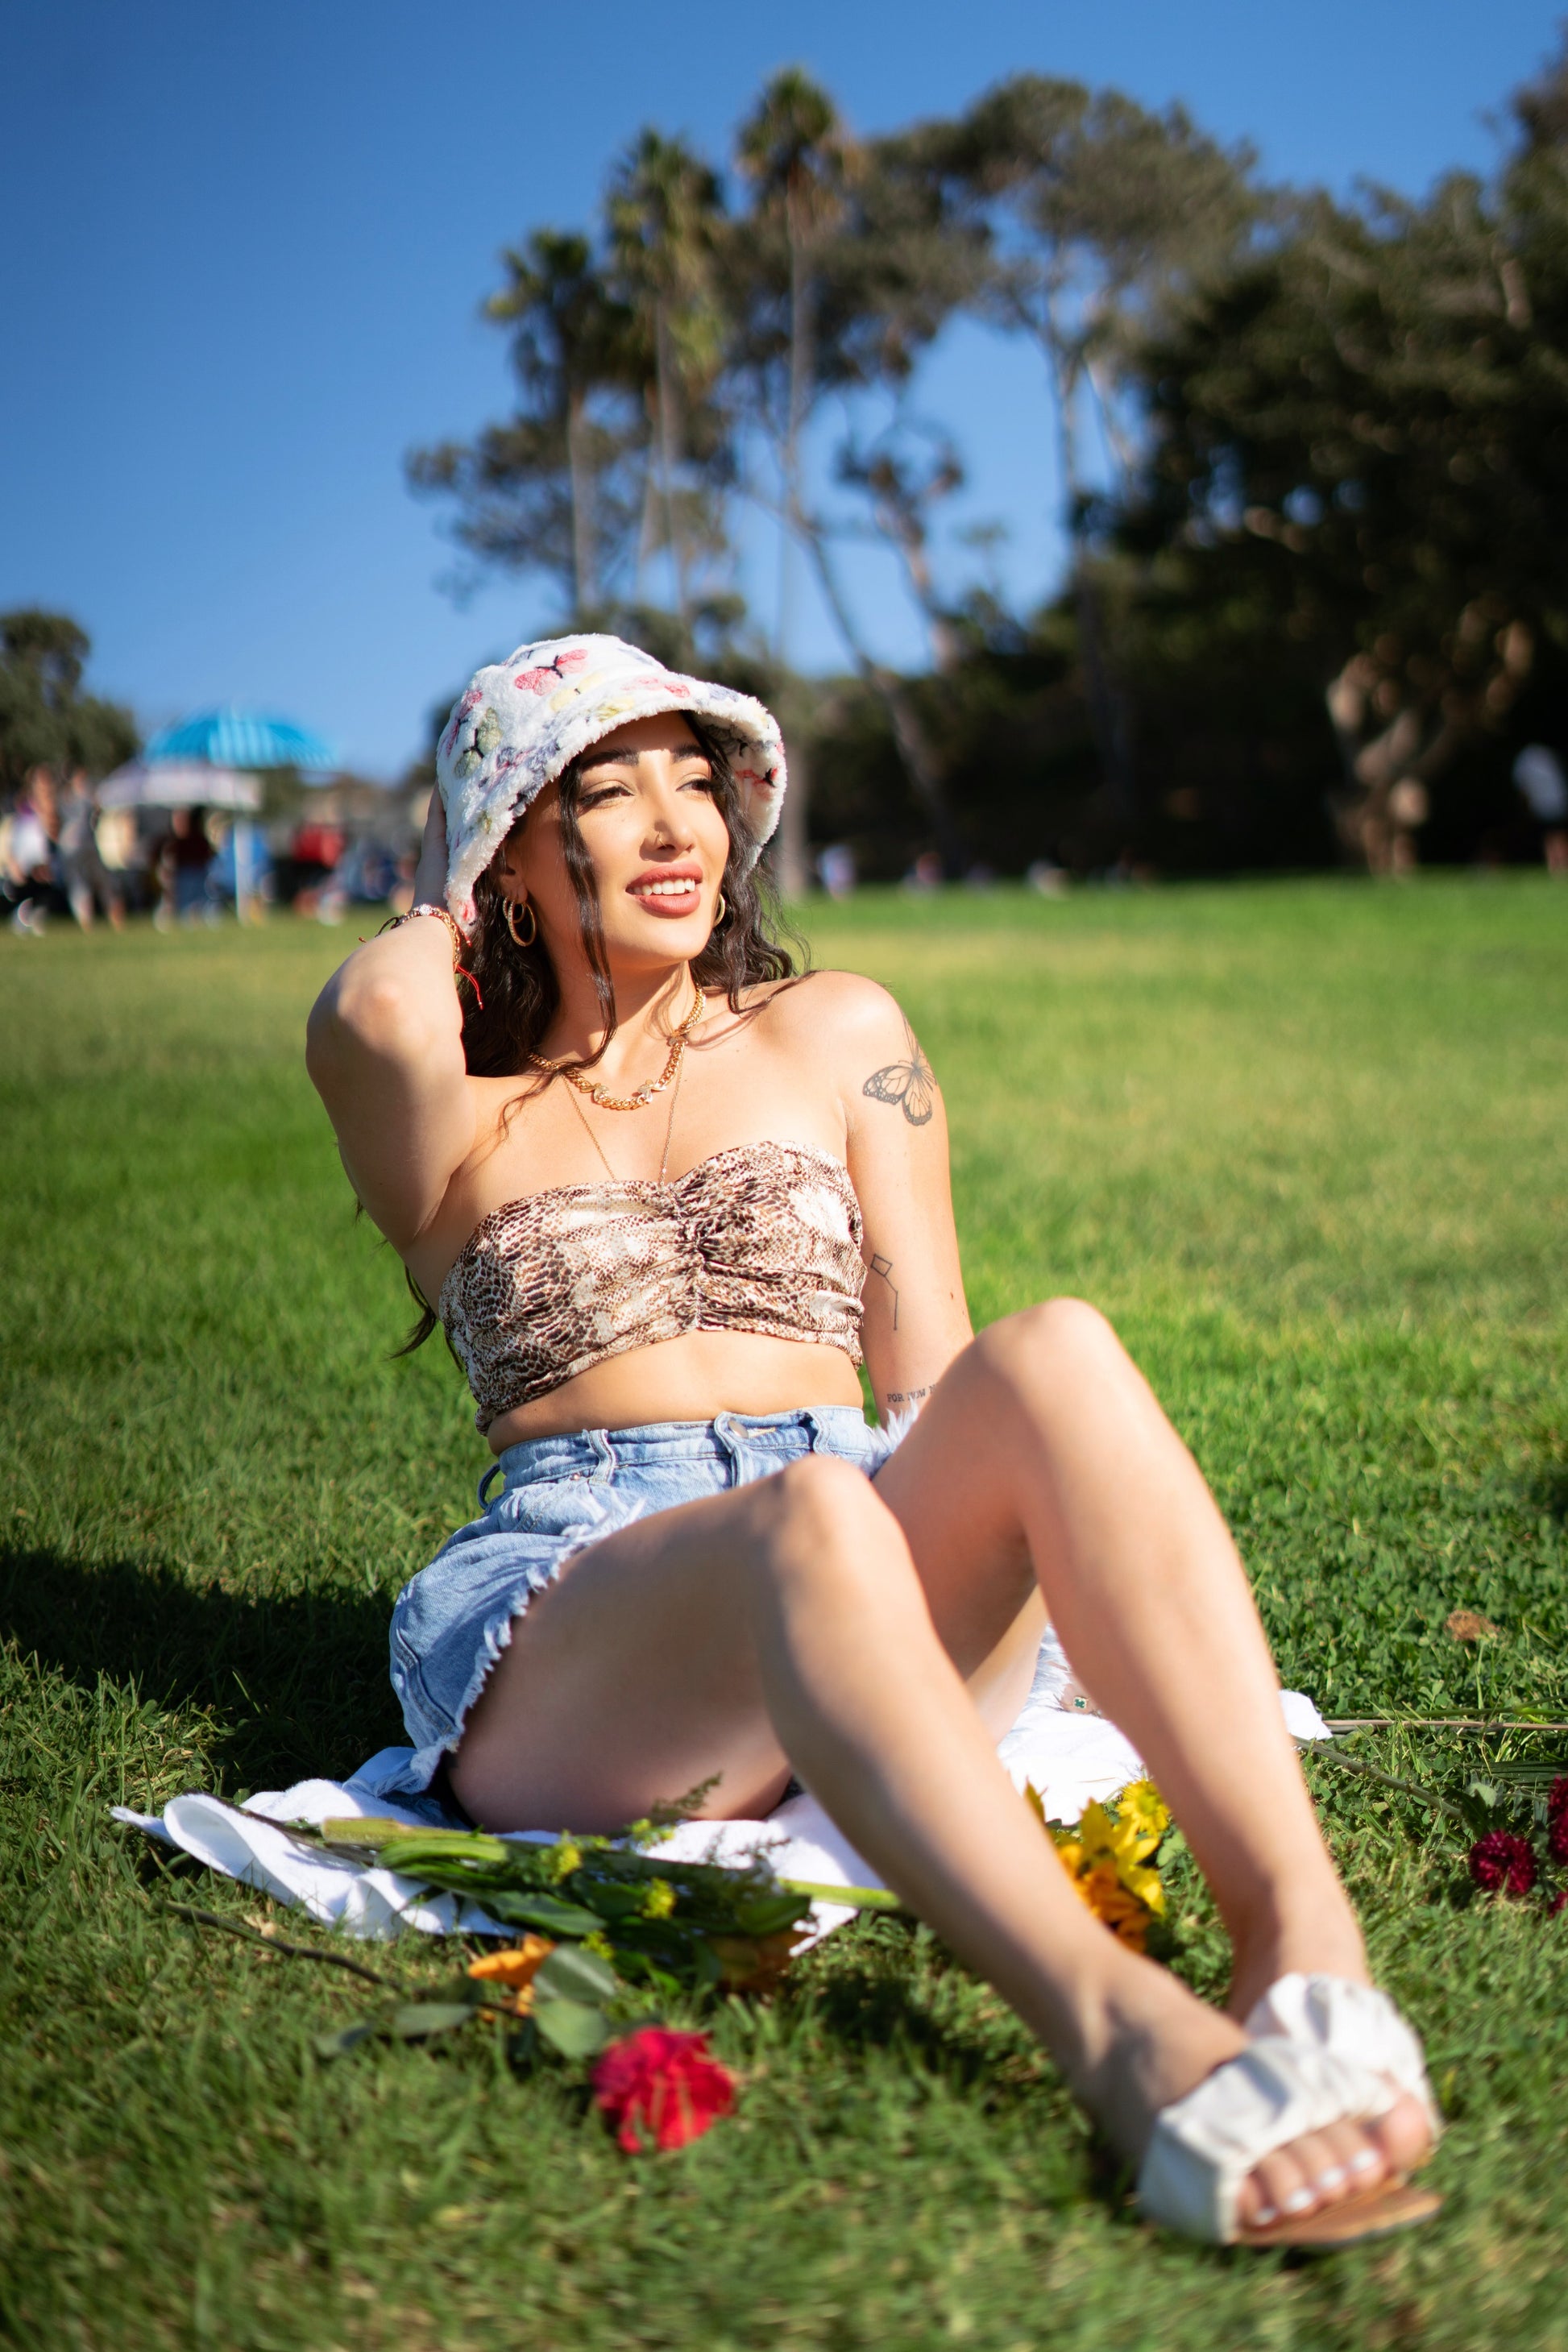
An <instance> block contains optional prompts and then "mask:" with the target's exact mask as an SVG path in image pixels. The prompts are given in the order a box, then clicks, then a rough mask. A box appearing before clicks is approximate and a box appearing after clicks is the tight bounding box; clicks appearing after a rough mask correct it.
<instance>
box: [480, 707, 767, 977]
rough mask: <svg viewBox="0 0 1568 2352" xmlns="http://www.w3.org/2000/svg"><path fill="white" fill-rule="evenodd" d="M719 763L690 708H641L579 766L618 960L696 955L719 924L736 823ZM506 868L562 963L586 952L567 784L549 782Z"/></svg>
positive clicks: (603, 915)
mask: <svg viewBox="0 0 1568 2352" xmlns="http://www.w3.org/2000/svg"><path fill="white" fill-rule="evenodd" d="M579 774H580V779H581V781H580V783H579V788H578V795H577V829H578V832H579V833H580V834H581V835H582V838H583V845H584V848H585V850H586V851H587V854H588V858H589V862H590V864H591V865H592V866H593V869H594V879H595V885H596V886H597V889H598V895H599V920H600V924H601V926H602V928H603V930H604V936H605V954H606V956H607V958H608V961H609V965H610V969H611V971H612V972H614V971H615V970H616V967H617V966H619V967H620V968H621V969H622V970H626V971H630V970H632V969H634V968H638V967H647V966H650V965H652V966H658V965H665V966H668V965H669V964H671V963H676V962H680V963H689V962H690V961H692V960H693V959H694V958H695V957H697V956H699V955H700V954H701V952H702V950H703V949H704V948H705V947H706V946H707V944H708V935H709V933H710V931H711V930H712V929H713V919H714V913H715V909H716V908H717V906H718V900H719V891H720V886H721V882H722V880H723V876H724V865H725V860H726V859H727V858H728V856H729V855H730V831H729V827H728V826H727V825H726V824H725V822H724V819H723V816H722V814H721V812H720V810H719V807H718V805H717V803H715V801H714V799H713V797H712V793H711V792H710V780H711V777H712V766H711V763H710V761H709V759H708V756H707V753H706V752H704V751H701V750H700V748H699V746H698V743H697V739H696V737H695V736H694V735H693V734H692V732H691V730H690V728H689V726H688V724H687V722H686V720H685V719H683V718H682V717H681V715H680V714H679V711H671V712H669V713H668V714H661V715H659V716H658V717H657V718H653V719H633V720H631V721H630V722H629V723H628V724H627V725H626V726H625V727H617V728H616V730H614V732H613V733H611V734H608V735H606V736H605V738H604V740H603V741H602V742H599V743H595V746H594V748H593V750H592V751H591V752H589V754H588V755H587V757H586V758H585V759H584V761H583V762H582V765H581V768H580V770H579ZM496 878H497V880H498V881H499V882H500V887H501V889H502V890H503V891H504V892H505V894H506V896H507V897H508V898H511V899H517V900H521V899H522V898H526V899H527V901H528V903H529V905H530V906H531V908H533V912H534V917H535V919H536V920H537V922H538V924H539V929H540V931H541V933H542V937H543V940H544V944H545V946H546V948H547V949H548V950H549V951H550V953H551V956H552V960H553V961H554V963H555V967H556V970H557V971H563V963H564V962H567V961H570V959H571V957H572V955H573V953H574V950H575V952H577V953H578V954H581V952H582V947H581V942H582V919H581V917H580V915H579V913H578V908H577V894H576V892H575V890H574V887H573V885H572V877H571V876H570V874H569V873H568V872H567V870H566V856H565V849H564V845H563V841H562V837H561V794H560V789H559V787H558V786H557V785H555V784H551V785H549V786H548V787H547V788H546V789H545V791H543V792H542V793H541V794H540V796H539V798H538V800H537V801H536V802H535V803H534V804H533V806H532V808H531V810H530V811H529V813H528V817H527V820H526V822H525V823H524V824H523V825H522V827H521V830H520V831H519V832H518V833H517V834H515V835H513V837H512V839H511V840H510V841H509V842H508V843H507V844H506V845H505V847H504V848H503V849H502V850H501V852H500V856H499V857H498V859H497V864H496Z"/></svg>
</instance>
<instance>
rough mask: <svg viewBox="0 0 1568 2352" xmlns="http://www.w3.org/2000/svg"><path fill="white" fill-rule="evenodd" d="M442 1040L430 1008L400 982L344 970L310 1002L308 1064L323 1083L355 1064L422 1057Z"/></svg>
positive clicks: (409, 1061) (408, 1061)
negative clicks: (414, 997) (438, 1035)
mask: <svg viewBox="0 0 1568 2352" xmlns="http://www.w3.org/2000/svg"><path fill="white" fill-rule="evenodd" d="M440 1042H441V1041H440V1040H439V1038H438V1037H437V1034H436V1031H435V1029H434V1027H433V1025H432V1024H431V1021H430V1019H429V1015H428V1013H427V1011H426V1008H425V1007H424V1006H422V1005H420V1004H418V1003H416V1002H415V1001H414V1000H413V999H412V998H411V996H410V994H409V992H408V991H407V990H406V989H405V987H404V986H403V985H402V983H401V982H399V981H396V980H392V979H389V978H387V977H386V976H385V975H379V976H377V977H374V978H370V977H367V978H364V979H356V978H354V977H353V976H352V975H347V976H345V975H344V974H343V973H342V972H339V973H337V974H336V975H335V976H334V977H333V978H332V979H331V981H329V982H328V983H327V985H326V987H325V988H324V989H323V990H322V991H321V994H320V996H319V997H318V998H317V999H316V1002H315V1003H314V1004H313V1005H312V1006H311V1008H310V1019H309V1020H308V1021H307V1023H306V1024H305V1067H306V1069H307V1070H308V1071H309V1072H310V1077H311V1080H312V1082H313V1083H314V1085H315V1086H316V1087H318V1088H320V1087H321V1085H322V1083H323V1081H325V1082H327V1083H329V1084H330V1083H331V1080H332V1079H333V1078H334V1077H337V1076H340V1075H341V1074H342V1073H343V1072H344V1071H345V1070H347V1069H350V1068H352V1067H353V1066H355V1065H356V1064H358V1065H363V1063H365V1062H367V1061H370V1062H377V1063H380V1064H382V1065H383V1066H384V1065H386V1064H387V1063H394V1064H397V1063H401V1064H403V1065H405V1066H408V1065H411V1064H417V1063H420V1062H423V1061H425V1060H426V1059H427V1057H428V1056H429V1055H431V1054H432V1053H434V1052H437V1051H438V1050H439V1045H440Z"/></svg>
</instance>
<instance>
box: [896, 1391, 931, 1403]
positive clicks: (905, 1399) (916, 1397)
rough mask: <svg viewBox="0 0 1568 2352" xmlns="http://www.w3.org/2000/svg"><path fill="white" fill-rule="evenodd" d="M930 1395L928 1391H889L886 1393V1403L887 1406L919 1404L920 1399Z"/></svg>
mask: <svg viewBox="0 0 1568 2352" xmlns="http://www.w3.org/2000/svg"><path fill="white" fill-rule="evenodd" d="M930 1394H931V1391H930V1389H889V1391H888V1402H889V1404H919V1402H920V1401H921V1398H922V1397H928V1396H930Z"/></svg>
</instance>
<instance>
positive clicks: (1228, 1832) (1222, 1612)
mask: <svg viewBox="0 0 1568 2352" xmlns="http://www.w3.org/2000/svg"><path fill="white" fill-rule="evenodd" d="M955 1465H963V1472H962V1475H955ZM877 1491H878V1493H879V1496H881V1498H882V1500H883V1501H884V1502H886V1503H887V1505H888V1507H889V1509H890V1510H892V1512H893V1513H894V1515H895V1517H897V1518H898V1519H899V1521H900V1525H901V1526H902V1527H903V1528H904V1530H905V1533H906V1535H907V1536H908V1538H909V1540H910V1548H911V1550H912V1552H913V1555H914V1559H915V1565H916V1568H917V1569H918V1570H919V1572H920V1576H921V1582H922V1584H923V1586H924V1588H925V1591H926V1596H927V1599H928V1601H929V1602H930V1604H931V1613H932V1616H933V1619H934V1621H935V1623H936V1627H937V1631H938V1633H939V1634H940V1636H941V1638H942V1642H943V1643H944V1645H945V1647H946V1648H947V1650H948V1651H949V1653H950V1654H951V1655H952V1657H953V1659H954V1661H955V1663H956V1664H958V1666H959V1668H960V1671H961V1672H963V1671H967V1670H969V1668H970V1666H971V1664H972V1662H973V1660H974V1659H975V1658H977V1657H978V1656H980V1655H982V1654H984V1652H985V1650H986V1649H987V1648H988V1647H989V1646H990V1644H991V1643H992V1642H993V1641H994V1639H995V1637H996V1628H997V1626H998V1623H999V1622H1001V1621H1002V1620H1003V1618H1004V1617H1005V1612H1007V1611H1008V1610H1009V1609H1010V1608H1011V1607H1012V1606H1013V1605H1014V1595H1015V1591H1016V1583H1015V1581H1014V1579H1015V1578H1016V1565H1017V1563H1019V1562H1020V1561H1022V1562H1024V1563H1032V1571H1033V1574H1034V1575H1035V1576H1037V1578H1038V1580H1039V1584H1040V1589H1041V1591H1042V1592H1043V1593H1044V1595H1045V1599H1046V1603H1047V1608H1048V1610H1049V1612H1050V1616H1051V1619H1052V1621H1053V1622H1054V1624H1055V1626H1056V1628H1057V1631H1058V1633H1059V1634H1060V1636H1061V1640H1062V1643H1063V1646H1064V1647H1065V1649H1066V1651H1067V1653H1068V1658H1069V1659H1070V1661H1071V1663H1072V1666H1073V1670H1074V1672H1075V1674H1076V1675H1078V1677H1079V1681H1080V1682H1081V1683H1082V1685H1084V1687H1085V1688H1086V1689H1087V1690H1088V1691H1089V1693H1090V1694H1091V1695H1092V1696H1093V1697H1094V1699H1095V1701H1096V1702H1097V1704H1098V1705H1099V1706H1101V1707H1102V1708H1103V1709H1104V1711H1105V1713H1106V1714H1107V1715H1108V1716H1110V1718H1111V1719H1112V1720H1113V1721H1114V1722H1115V1723H1116V1724H1118V1725H1119V1726H1120V1727H1121V1729H1122V1730H1123V1731H1125V1732H1126V1733H1127V1735H1128V1737H1129V1738H1131V1740H1132V1741H1133V1743H1134V1744H1135V1746H1136V1747H1137V1748H1138V1750H1139V1753H1140V1754H1141V1755H1142V1757H1143V1758H1144V1759H1145V1760H1146V1761H1147V1763H1148V1765H1149V1769H1150V1770H1151V1772H1152V1775H1153V1777H1154V1779H1155V1780H1156V1781H1157V1782H1158V1784H1159V1786H1160V1789H1161V1790H1162V1791H1163V1794H1164V1796H1165V1797H1166V1799H1167V1800H1168V1801H1169V1802H1170V1804H1171V1806H1172V1809H1173V1811H1174V1813H1175V1815H1176V1818H1177V1820H1178V1821H1179V1822H1180V1823H1181V1825H1182V1829H1183V1831H1184V1833H1185V1835H1186V1837H1187V1840H1188V1843H1190V1844H1191V1846H1192V1849H1193V1852H1194V1855H1195V1857H1196V1859H1197V1862H1198V1864H1199V1866H1200V1868H1201V1869H1202V1871H1203V1873H1204V1875H1205V1878H1206V1879H1207V1881H1208V1883H1209V1885H1210V1886H1211V1887H1212V1888H1213V1889H1214V1893H1215V1901H1216V1902H1217V1904H1218V1906H1219V1909H1220V1913H1221V1916H1222V1917H1223V1918H1224V1919H1225V1922H1226V1927H1227V1928H1228V1929H1229V1932H1230V1936H1231V1939H1232V1943H1233V1946H1234V1948H1235V1954H1236V1975H1235V1980H1234V1984H1233V1990H1232V2002H1231V2006H1232V2008H1233V2010H1234V2011H1236V2013H1237V2015H1238V2016H1245V2015H1246V2013H1247V2011H1248V2010H1249V2009H1250V2008H1251V2006H1252V2004H1253V2002H1254V2001H1255V2000H1257V1999H1258V1996H1259V1995H1260V1994H1261V1993H1262V1992H1263V1991H1264V1990H1266V1989H1267V1988H1268V1985H1270V1984H1271V1983H1272V1982H1273V1981H1274V1980H1275V1979H1276V1978H1277V1977H1279V1976H1281V1975H1283V1974H1285V1973H1286V1972H1287V1971H1288V1970H1289V1969H1296V1968H1300V1969H1324V1970H1327V1971H1329V1972H1331V1973H1333V1974H1336V1975H1341V1976H1348V1977H1352V1978H1354V1979H1364V1977H1365V1973H1366V1970H1365V1956H1364V1952H1363V1946H1362V1939H1361V1932H1360V1929H1359V1927H1358V1926H1357V1924H1356V1920H1355V1916H1354V1913H1353V1912H1352V1909H1351V1906H1350V1904H1349V1901H1348V1900H1347V1898H1346V1896H1345V1894H1344V1891H1343V1889H1342V1886H1341V1885H1340V1883H1339V1879H1338V1877H1337V1875H1336V1874H1335V1872H1334V1868H1333V1865H1332V1863H1331V1860H1330V1858H1329V1854H1328V1852H1327V1849H1326V1848H1325V1846H1324V1844H1323V1841H1322V1836H1321V1832H1320V1829H1319V1826H1318V1822H1317V1817H1316V1814H1315V1813H1314V1811H1313V1809H1312V1804H1311V1800H1310V1797H1309V1795H1308V1792H1307V1788H1306V1783H1305V1781H1304V1780H1303V1779H1302V1776H1301V1769H1300V1763H1299V1761H1298V1759H1297V1756H1296V1752H1295V1749H1294V1747H1293V1746H1292V1744H1291V1741H1290V1739H1289V1736H1288V1735H1287V1733H1286V1731H1285V1728H1284V1723H1283V1719H1282V1717H1281V1714H1280V1708H1279V1685H1278V1681H1277V1677H1276V1675H1275V1672H1274V1666H1273V1662H1272V1660H1271V1659H1270V1657H1269V1654H1268V1643H1267V1641H1266V1639H1265V1636H1264V1633H1263V1628H1262V1626H1261V1624H1260V1623H1259V1622H1258V1612H1257V1609H1256V1608H1255V1606H1254V1604H1253V1600H1252V1595H1251V1591H1250V1590H1249V1589H1248V1586H1247V1579H1246V1575H1245V1573H1244V1571H1243V1569H1242V1565H1241V1562H1240V1559H1238V1557H1237V1550H1236V1546H1235V1544H1234V1543H1233V1542H1232V1540H1231V1538H1230V1535H1229V1532H1228V1530H1227V1529H1226V1525H1225V1522H1224V1520H1223V1519H1222V1518H1221V1517H1220V1515H1219V1512H1218V1510H1217V1509H1216V1507H1215V1502H1214V1498H1213V1496H1211V1495H1210V1493H1209V1491H1208V1488H1207V1487H1206V1486H1205V1484H1204V1481H1203V1478H1202V1476H1201V1475H1200V1473H1199V1471H1198V1469H1197V1466H1196V1465H1195V1464H1194V1461H1193V1459H1192V1456H1191V1455H1190V1454H1188V1452H1187V1450H1186V1448H1185V1447H1184V1445H1183V1444H1182V1443H1181V1441H1180V1439H1179V1438H1178V1437H1177V1435H1176V1433H1175V1432H1174V1431H1173V1429H1172V1427H1171V1425H1170V1423H1169V1422H1168V1421H1167V1420H1166V1419H1165V1416H1164V1414H1163V1412H1161V1410H1160V1407H1159V1405H1158V1404H1157V1402H1155V1400H1154V1397H1153V1395H1152V1392H1151V1391H1150V1389H1149V1387H1148V1385H1147V1383H1146V1382H1145V1381H1144V1380H1143V1378H1142V1374H1141V1373H1140V1372H1139V1371H1138V1370H1137V1368H1136V1366H1135V1365H1134V1364H1133V1363H1132V1362H1131V1359H1130V1358H1129V1357H1128V1355H1127V1354H1126V1352H1125V1350H1124V1349H1122V1348H1121V1344H1120V1342H1119V1341H1118V1339H1116V1336H1115V1334H1114V1332H1113V1331H1112V1330H1111V1328H1110V1325H1109V1324H1108V1323H1107V1322H1106V1321H1105V1319H1104V1318H1103V1317H1102V1316H1100V1314H1098V1313H1097V1312H1096V1311H1095V1309H1093V1308H1092V1307H1087V1306H1084V1305H1083V1304H1081V1303H1080V1302H1079V1301H1078V1300H1075V1299H1058V1300H1055V1301H1053V1302H1052V1303H1051V1304H1050V1305H1049V1306H1047V1307H1037V1308H1033V1309H1030V1310H1028V1311H1027V1312H1026V1313H1024V1314H1021V1315H1016V1316H1011V1317H1009V1318H1006V1319H1005V1320H1004V1321H1003V1322H1000V1323H996V1324H993V1325H992V1326H991V1327H990V1328H989V1329H988V1330H986V1331H985V1332H984V1333H983V1334H982V1335H981V1337H980V1338H979V1339H977V1340H976V1341H975V1342H974V1344H973V1346H972V1347H970V1348H968V1349H965V1351H964V1353H963V1355H962V1356H961V1357H960V1358H959V1359H958V1360H957V1361H956V1362H955V1363H954V1364H953V1366H952V1369H951V1370H949V1372H948V1373H947V1375H946V1377H945V1378H944V1379H943V1380H942V1382H941V1383H940V1385H939V1386H938V1388H937V1390H936V1391H935V1393H934V1395H933V1396H932V1398H931V1402H930V1403H929V1404H928V1406H927V1407H926V1410H925V1412H924V1413H923V1414H922V1416H921V1420H920V1421H919V1423H917V1424H916V1426H915V1428H914V1430H913V1431H912V1432H911V1433H910V1436H909V1437H908V1438H907V1439H906V1440H905V1442H904V1444H903V1446H902V1447H901V1448H900V1451H899V1452H898V1453H897V1454H895V1455H894V1456H893V1458H892V1460H891V1462H889V1465H888V1466H887V1468H886V1469H885V1470H884V1471H883V1472H882V1474H881V1475H880V1477H879V1480H878V1482H877Z"/></svg>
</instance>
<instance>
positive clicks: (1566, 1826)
mask: <svg viewBox="0 0 1568 2352" xmlns="http://www.w3.org/2000/svg"><path fill="white" fill-rule="evenodd" d="M1546 1851H1547V1852H1548V1853H1549V1854H1550V1855H1551V1856H1552V1861H1553V1862H1560V1863H1562V1864H1564V1865H1568V1805H1564V1806H1563V1808H1562V1809H1561V1810H1560V1811H1557V1812H1555V1813H1552V1814H1550V1815H1549V1816H1548V1818H1547V1830H1546Z"/></svg>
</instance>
